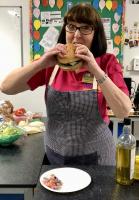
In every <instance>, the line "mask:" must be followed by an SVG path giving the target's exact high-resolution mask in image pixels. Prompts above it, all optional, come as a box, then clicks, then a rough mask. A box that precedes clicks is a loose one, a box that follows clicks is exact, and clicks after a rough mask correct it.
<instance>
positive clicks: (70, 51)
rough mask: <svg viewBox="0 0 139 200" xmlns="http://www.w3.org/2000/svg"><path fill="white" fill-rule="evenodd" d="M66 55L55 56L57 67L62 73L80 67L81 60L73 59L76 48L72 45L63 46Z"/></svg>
mask: <svg viewBox="0 0 139 200" xmlns="http://www.w3.org/2000/svg"><path fill="white" fill-rule="evenodd" d="M65 46H66V51H67V53H66V54H65V55H64V56H63V57H60V56H57V60H58V62H59V63H58V64H59V67H60V68H62V69H63V70H64V71H74V70H76V69H79V68H80V67H81V66H82V60H81V59H80V58H77V57H75V50H76V47H75V45H74V44H72V43H68V44H66V45H65Z"/></svg>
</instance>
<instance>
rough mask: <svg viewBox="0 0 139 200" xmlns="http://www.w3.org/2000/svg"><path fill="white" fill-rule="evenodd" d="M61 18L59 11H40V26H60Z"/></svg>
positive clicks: (61, 23)
mask: <svg viewBox="0 0 139 200" xmlns="http://www.w3.org/2000/svg"><path fill="white" fill-rule="evenodd" d="M62 25H63V19H62V17H61V11H51V12H50V11H44V12H41V26H42V27H49V26H62Z"/></svg>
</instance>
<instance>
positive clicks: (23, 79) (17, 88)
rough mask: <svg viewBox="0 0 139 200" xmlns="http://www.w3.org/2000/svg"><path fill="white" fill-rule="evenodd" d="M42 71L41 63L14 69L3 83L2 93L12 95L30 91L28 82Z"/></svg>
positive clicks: (36, 62)
mask: <svg viewBox="0 0 139 200" xmlns="http://www.w3.org/2000/svg"><path fill="white" fill-rule="evenodd" d="M40 70H41V65H40V64H39V61H34V62H33V63H31V64H30V65H27V66H24V67H19V68H16V69H14V70H13V71H11V72H10V73H9V74H8V75H7V76H6V77H5V78H4V80H3V81H2V82H1V84H0V91H1V92H3V93H5V94H10V95H12V94H17V93H20V92H23V91H26V90H29V89H30V88H29V86H28V84H27V81H28V80H29V79H30V78H31V77H32V76H33V75H34V74H36V73H37V72H38V71H40Z"/></svg>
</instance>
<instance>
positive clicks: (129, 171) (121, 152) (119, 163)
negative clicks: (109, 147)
mask: <svg viewBox="0 0 139 200" xmlns="http://www.w3.org/2000/svg"><path fill="white" fill-rule="evenodd" d="M135 150H136V140H135V137H134V136H133V135H132V134H131V120H130V119H129V118H126V119H124V126H123V133H122V134H121V135H120V137H119V138H118V142H117V145H116V181H117V182H118V183H120V184H122V185H130V184H132V182H133V180H134V167H135Z"/></svg>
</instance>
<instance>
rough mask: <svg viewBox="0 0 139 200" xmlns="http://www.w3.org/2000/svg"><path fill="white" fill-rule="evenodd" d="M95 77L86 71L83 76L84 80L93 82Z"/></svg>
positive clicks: (84, 81)
mask: <svg viewBox="0 0 139 200" xmlns="http://www.w3.org/2000/svg"><path fill="white" fill-rule="evenodd" d="M93 79H94V77H93V76H92V75H91V74H90V73H85V74H84V75H83V77H82V82H83V83H92V84H93Z"/></svg>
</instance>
